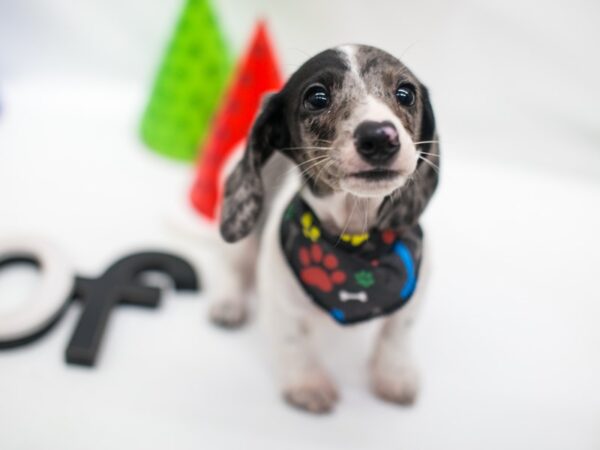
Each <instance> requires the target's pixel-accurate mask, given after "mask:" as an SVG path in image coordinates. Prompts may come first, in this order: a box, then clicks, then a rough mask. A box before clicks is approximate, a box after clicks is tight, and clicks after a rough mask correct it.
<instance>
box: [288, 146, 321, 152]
mask: <svg viewBox="0 0 600 450" xmlns="http://www.w3.org/2000/svg"><path fill="white" fill-rule="evenodd" d="M279 150H280V151H282V152H287V151H288V150H331V147H287V148H281V149H279Z"/></svg>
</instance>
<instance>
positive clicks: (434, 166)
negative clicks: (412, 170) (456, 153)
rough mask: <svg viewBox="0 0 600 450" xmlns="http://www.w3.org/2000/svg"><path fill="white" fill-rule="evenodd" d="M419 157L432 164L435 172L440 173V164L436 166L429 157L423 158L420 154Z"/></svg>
mask: <svg viewBox="0 0 600 450" xmlns="http://www.w3.org/2000/svg"><path fill="white" fill-rule="evenodd" d="M419 159H420V160H421V161H423V162H425V163H427V164H428V165H430V166H431V167H432V168H433V170H435V173H438V174H439V173H440V168H439V167H438V166H436V165H435V164H434V163H432V162H431V161H429V160H428V159H427V158H423V157H422V156H419Z"/></svg>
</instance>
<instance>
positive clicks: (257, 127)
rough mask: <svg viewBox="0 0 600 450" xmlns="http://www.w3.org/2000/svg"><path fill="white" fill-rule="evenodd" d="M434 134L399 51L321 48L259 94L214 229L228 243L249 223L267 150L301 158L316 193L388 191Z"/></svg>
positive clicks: (410, 174)
mask: <svg viewBox="0 0 600 450" xmlns="http://www.w3.org/2000/svg"><path fill="white" fill-rule="evenodd" d="M434 135H435V122H434V116H433V112H432V108H431V104H430V102H429V97H428V93H427V89H426V88H425V86H423V84H422V83H421V82H420V81H419V80H418V79H417V78H416V77H415V76H414V75H413V74H412V73H411V72H410V70H408V68H407V67H406V66H405V65H404V64H402V63H401V62H400V61H399V60H398V59H396V58H395V57H393V56H392V55H390V54H388V53H386V52H384V51H382V50H379V49H377V48H373V47H368V46H361V45H349V46H342V47H338V48H335V49H330V50H326V51H324V52H322V53H319V54H318V55H316V56H314V57H313V58H311V59H309V60H308V61H307V62H306V63H304V64H303V65H302V66H301V67H300V68H299V69H298V70H297V71H296V72H295V73H294V74H293V75H292V76H291V77H290V79H289V80H288V82H287V83H286V85H285V87H284V88H283V89H282V90H281V91H280V92H278V93H276V94H273V95H271V96H270V97H269V98H268V99H267V100H266V101H265V104H264V106H263V109H262V111H261V113H260V114H259V115H258V117H257V119H256V121H255V123H254V126H253V129H252V132H251V134H250V136H249V139H248V145H247V148H246V151H245V153H244V156H243V158H242V160H241V161H240V162H239V164H238V165H237V167H236V168H235V170H234V171H233V173H232V174H231V175H230V177H229V178H228V180H227V183H226V187H225V197H224V202H223V208H222V221H221V233H222V235H223V237H224V238H225V239H226V240H227V241H230V242H233V241H237V240H239V239H241V238H243V237H244V236H246V235H247V234H248V233H249V232H250V231H251V230H252V228H253V226H254V225H255V223H256V222H257V220H258V217H259V215H260V212H261V208H262V203H263V196H264V194H263V185H262V179H261V176H260V171H261V168H262V166H263V165H264V164H265V162H266V161H267V160H268V158H269V157H270V156H271V155H272V154H273V152H275V151H279V152H281V153H282V154H284V155H286V156H287V157H289V158H290V159H291V160H292V161H294V162H295V163H296V164H297V165H298V166H299V169H300V171H301V173H302V176H303V177H304V178H305V179H306V181H307V185H308V186H309V188H310V189H311V190H312V192H313V193H314V194H315V195H318V196H326V195H328V194H331V193H333V192H339V191H342V192H347V193H350V194H353V195H355V196H359V197H381V198H389V196H390V195H391V194H392V193H394V192H398V191H399V190H400V189H402V188H403V187H404V186H405V185H406V184H407V181H409V180H411V178H414V181H415V183H412V185H415V184H416V183H417V182H418V181H419V180H418V179H420V178H421V177H414V175H415V172H416V171H417V168H418V167H419V166H420V165H421V164H420V162H422V161H420V159H427V158H428V157H427V156H425V157H423V156H422V155H428V154H431V152H430V149H431V148H432V141H433V138H434ZM435 147H436V148H437V146H435ZM431 178H432V177H431V174H429V173H428V174H427V179H431ZM434 178H435V183H434V186H433V189H435V184H437V177H434ZM407 188H408V186H407ZM412 189H413V190H415V187H414V186H413V188H412ZM432 192H433V191H432V190H431V192H430V193H429V194H428V196H430V195H431V193H432ZM414 195H421V194H420V193H419V192H418V189H417V190H415V192H414ZM406 200H409V201H410V199H406ZM413 200H414V199H413ZM427 200H428V197H427ZM388 203H389V202H388ZM417 203H419V204H420V203H421V202H417ZM384 206H385V205H384ZM389 208H390V205H387V209H389ZM383 209H385V208H383ZM383 212H385V211H383ZM409 214H412V215H414V214H415V213H414V212H412V211H411V212H410V213H409ZM384 215H385V214H384Z"/></svg>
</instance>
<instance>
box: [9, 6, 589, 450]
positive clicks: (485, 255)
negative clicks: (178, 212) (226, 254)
mask: <svg viewBox="0 0 600 450" xmlns="http://www.w3.org/2000/svg"><path fill="white" fill-rule="evenodd" d="M215 3H216V4H217V7H218V9H219V11H220V12H221V16H222V20H223V22H224V27H225V29H226V31H227V34H228V36H229V38H230V40H231V43H232V47H233V48H234V49H236V50H239V49H240V48H243V46H244V45H245V44H244V43H245V40H246V39H247V36H248V35H249V33H250V30H251V27H252V22H253V19H254V17H255V16H256V14H259V13H261V12H263V13H264V12H265V11H266V12H267V13H268V18H269V20H270V24H271V27H272V29H273V32H274V36H275V39H276V45H277V48H278V50H279V52H280V54H281V56H282V61H283V64H284V68H285V70H286V71H287V72H288V73H289V72H291V71H292V70H294V68H295V67H297V66H298V64H300V63H301V62H302V61H303V60H304V59H305V58H306V57H307V56H309V55H311V54H313V53H315V52H316V51H319V50H321V49H323V48H324V47H327V46H330V45H333V44H338V43H341V42H365V43H371V44H375V45H378V46H382V47H384V48H386V49H389V50H390V51H392V52H394V53H396V54H398V55H400V56H402V58H403V59H404V60H405V61H406V62H407V63H408V64H409V65H410V66H411V67H412V68H413V69H414V70H415V72H416V73H417V74H418V75H419V76H420V77H422V78H423V80H424V81H425V82H426V83H427V84H428V85H429V86H430V88H431V90H432V94H433V101H434V106H435V109H436V113H437V118H438V122H439V124H440V129H441V132H442V152H443V155H444V156H443V158H444V159H443V161H442V162H443V178H442V185H441V187H440V191H439V193H438V195H437V196H436V198H435V200H434V202H433V204H432V205H431V209H430V210H429V211H428V213H427V217H426V224H427V225H428V228H427V233H428V239H429V240H430V242H431V243H432V244H433V256H434V261H433V262H434V277H433V280H432V284H431V286H430V292H429V297H430V298H429V302H428V304H427V305H426V307H425V309H424V311H423V314H422V317H421V318H420V321H419V323H418V329H417V336H416V339H415V345H416V347H417V357H418V359H419V361H420V362H421V366H422V369H423V375H424V386H423V390H422V395H421V397H420V400H419V402H418V404H417V406H416V407H415V408H413V409H400V408H396V407H394V406H390V405H387V404H383V403H381V402H379V401H378V400H376V399H374V398H373V397H372V396H371V394H370V393H369V392H368V389H367V385H366V376H365V363H366V356H367V352H368V349H369V344H370V342H369V339H370V337H371V336H370V335H371V332H372V331H373V330H372V328H373V327H372V326H367V327H366V329H359V330H353V331H349V332H346V333H344V336H343V338H342V339H339V338H338V339H331V341H330V342H328V344H329V345H328V346H327V350H329V351H328V352H327V355H328V363H329V364H328V365H329V366H330V368H331V371H332V372H333V373H334V375H335V376H336V378H337V380H338V381H339V383H340V387H341V393H342V401H341V403H340V404H339V407H338V409H337V411H336V412H335V414H334V415H332V416H330V417H319V418H314V417H311V416H307V415H305V414H302V413H299V412H296V411H293V410H291V409H289V408H288V407H286V406H285V405H284V404H283V403H282V402H281V401H280V400H279V398H278V395H277V393H276V390H275V389H274V386H273V379H272V376H271V373H270V369H269V366H268V364H267V362H266V361H265V358H264V355H263V346H262V345H261V343H260V341H259V339H258V337H257V333H256V329H255V328H254V327H250V328H249V329H245V330H243V331H240V332H236V333H226V332H222V331H220V330H217V329H215V328H213V327H211V326H210V325H208V324H207V323H206V320H205V316H206V312H207V311H206V310H207V304H208V300H207V299H206V298H205V297H204V296H202V295H200V296H198V297H195V296H179V295H168V296H167V297H166V298H164V300H163V303H162V307H161V309H160V310H156V311H155V310H150V311H148V310H144V309H140V308H125V307H122V308H119V309H118V310H117V311H116V312H115V313H114V315H113V316H112V317H111V320H110V323H109V327H108V330H107V334H106V337H105V340H104V343H103V347H102V353H101V354H100V358H99V365H98V367H97V368H96V369H93V370H87V369H82V368H77V367H68V366H66V365H65V364H64V362H63V355H64V349H65V346H66V345H67V342H68V340H69V338H70V334H71V333H72V332H73V330H74V327H75V323H76V320H77V316H78V312H79V311H78V308H77V307H76V306H73V307H72V308H71V309H70V310H69V312H68V314H67V316H66V317H65V318H64V319H63V320H62V321H61V322H60V323H59V324H58V326H57V327H56V328H55V329H54V330H53V331H52V332H51V333H50V334H49V335H48V336H47V337H46V338H44V339H43V340H40V341H38V342H37V343H35V344H33V345H30V346H28V347H23V348H22V349H17V350H14V351H10V352H0V449H2V450H13V449H32V450H38V449H40V448H44V449H58V450H69V449H73V450H81V449H82V448H85V449H102V450H105V449H107V448H109V449H130V448H144V449H148V450H150V449H160V450H163V449H165V448H177V449H188V448H189V449H192V448H193V449H198V448H207V449H220V448H231V449H233V448H236V449H239V448H260V449H265V450H266V449H269V448H273V449H278V450H280V449H281V448H292V449H293V448H297V449H306V448H310V449H331V448H343V449H353V448H357V449H358V448H361V449H363V448H373V449H378V448H385V449H388V448H391V449H416V450H421V449H425V450H429V449H431V450H439V449H446V448H447V449H461V450H470V449H473V450H475V449H476V450H481V449H486V450H496V449H498V450H506V449H511V450H513V449H516V450H520V449H523V450H531V449H536V450H538V449H540V450H547V449H548V450H554V449H556V450H564V449H577V450H598V449H599V448H600V381H599V380H600V356H599V351H598V349H599V348H600V327H598V323H599V320H600V293H599V292H598V283H597V278H598V268H599V267H600V239H599V238H598V229H600V217H599V215H600V211H599V208H598V204H599V200H600V181H599V178H600V133H599V131H600V115H598V104H599V103H600V90H599V89H598V87H597V85H598V84H597V80H598V79H599V78H600V59H599V58H597V57H594V56H595V55H596V53H597V47H598V42H600V27H598V26H597V17H598V13H599V12H600V11H599V8H600V3H599V2H597V1H590V0H557V1H554V2H552V3H547V4H541V3H540V2H537V1H535V0H489V1H485V2H484V1H479V0H456V1H443V0H424V1H421V2H410V4H409V2H401V1H396V0H390V1H386V0H371V1H369V2H365V3H364V4H359V3H358V2H355V3H354V4H352V6H351V7H350V3H349V2H347V1H344V0H332V1H328V2H323V1H320V0H305V1H302V2H293V1H277V2H273V1H269V0H259V1H254V2H249V1H245V0H244V1H241V0H218V1H216V2H215ZM179 6H180V1H179V0H169V1H161V2H147V1H144V0H128V1H122V0H102V1H99V0H94V1H92V0H89V1H86V2H73V1H70V0H18V1H10V0H8V1H1V2H0V103H1V111H0V211H1V212H0V236H8V235H11V234H12V233H17V232H18V233H19V234H22V233H25V232H31V233H34V234H41V235H44V236H48V237H50V238H51V239H53V240H54V241H56V243H57V244H58V245H60V246H61V248H63V249H64V250H65V252H67V254H68V255H70V258H71V259H72V262H73V264H74V265H75V267H76V268H77V270H78V271H79V273H81V274H84V275H85V274H89V275H94V274H96V273H98V272H100V271H102V270H104V269H105V268H106V267H107V265H108V264H109V263H111V262H113V261H114V260H115V259H116V258H117V257H119V256H120V255H122V254H125V253H128V252H130V251H134V250H136V249H139V248H147V247H149V246H158V247H163V248H167V249H169V250H173V251H178V252H180V253H182V254H185V255H188V256H189V257H190V258H192V259H193V260H200V259H203V258H204V259H207V258H210V253H209V252H208V251H207V250H206V249H203V248H201V245H199V244H197V243H196V242H190V241H189V240H188V239H185V238H184V237H182V236H176V235H175V234H174V232H173V230H172V228H169V227H166V226H164V221H163V219H164V218H165V211H170V210H171V209H172V207H173V204H174V203H175V204H176V203H177V202H178V201H179V200H180V199H182V195H183V193H185V192H186V189H187V187H188V186H189V183H190V178H191V175H192V174H191V169H189V168H187V167H184V166H181V165H178V164H175V163H170V162H168V161H166V160H164V159H162V158H160V157H157V156H154V155H153V154H151V153H149V152H147V151H146V150H144V149H143V148H142V146H141V145H140V144H139V142H138V140H137V137H136V136H135V130H136V129H137V120H138V117H139V115H140V111H141V109H142V108H143V104H144V102H145V95H146V94H145V92H146V90H145V89H144V88H143V87H141V86H143V85H148V84H149V83H150V81H151V79H152V74H153V69H154V68H155V66H156V63H157V60H158V58H159V54H160V52H161V48H162V46H163V45H164V42H165V40H166V39H167V37H168V35H169V33H170V30H171V27H172V20H173V18H174V17H175V16H176V15H177V12H178V9H179ZM201 275H202V273H201ZM35 281H36V278H35V275H34V273H33V272H32V271H31V270H26V269H17V268H14V269H9V270H3V271H1V272H0V313H3V312H7V311H11V310H14V309H15V308H16V307H18V305H19V304H20V302H22V301H24V299H26V298H27V295H28V294H30V293H31V292H33V287H32V286H29V284H31V285H35ZM30 288H31V289H30Z"/></svg>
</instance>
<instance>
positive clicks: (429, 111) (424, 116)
mask: <svg viewBox="0 0 600 450" xmlns="http://www.w3.org/2000/svg"><path fill="white" fill-rule="evenodd" d="M421 104H422V106H421V107H422V113H421V130H420V133H419V141H433V140H434V136H435V116H434V115H433V108H432V107H431V101H430V100H429V91H428V90H427V88H426V87H425V86H424V85H421ZM431 146H432V144H431V143H427V144H424V145H423V146H421V148H422V149H423V150H424V151H426V152H429V148H431Z"/></svg>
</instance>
